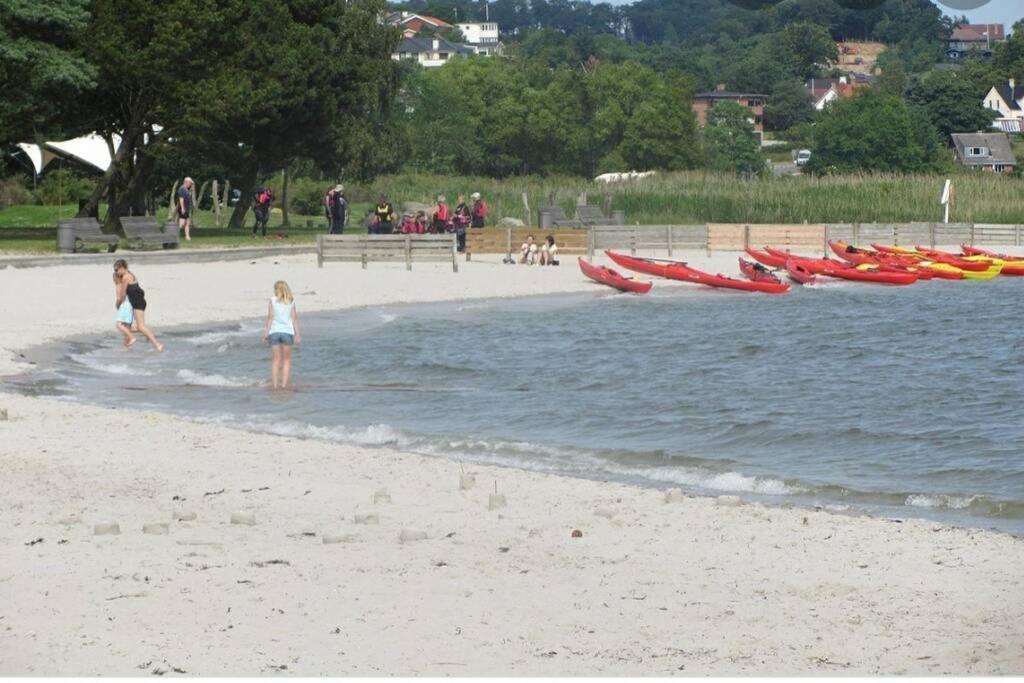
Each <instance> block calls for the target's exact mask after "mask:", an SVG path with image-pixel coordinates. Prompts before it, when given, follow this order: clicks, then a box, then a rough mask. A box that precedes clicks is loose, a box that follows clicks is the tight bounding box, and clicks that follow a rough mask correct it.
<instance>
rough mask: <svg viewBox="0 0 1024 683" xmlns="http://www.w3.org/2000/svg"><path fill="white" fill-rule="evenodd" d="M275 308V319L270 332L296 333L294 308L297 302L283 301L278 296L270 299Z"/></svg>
mask: <svg viewBox="0 0 1024 683" xmlns="http://www.w3.org/2000/svg"><path fill="white" fill-rule="evenodd" d="M270 305H271V306H272V307H273V308H274V321H273V322H272V323H271V324H270V334H295V327H294V326H293V325H292V310H293V309H294V308H295V302H294V301H293V302H291V303H290V304H285V303H281V302H280V301H278V299H277V297H274V298H273V299H271V300H270Z"/></svg>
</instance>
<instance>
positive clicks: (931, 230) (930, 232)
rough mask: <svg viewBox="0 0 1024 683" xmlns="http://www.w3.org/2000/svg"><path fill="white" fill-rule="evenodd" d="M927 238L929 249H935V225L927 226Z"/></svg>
mask: <svg viewBox="0 0 1024 683" xmlns="http://www.w3.org/2000/svg"><path fill="white" fill-rule="evenodd" d="M928 237H929V238H930V239H931V248H932V249H934V248H935V224H934V223H929V224H928Z"/></svg>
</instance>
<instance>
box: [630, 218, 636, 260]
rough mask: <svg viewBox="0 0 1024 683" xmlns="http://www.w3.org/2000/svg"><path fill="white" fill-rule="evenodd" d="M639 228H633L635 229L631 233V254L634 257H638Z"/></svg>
mask: <svg viewBox="0 0 1024 683" xmlns="http://www.w3.org/2000/svg"><path fill="white" fill-rule="evenodd" d="M637 229H638V226H635V225H634V226H633V229H632V230H631V231H630V233H629V253H630V255H632V256H636V231H637Z"/></svg>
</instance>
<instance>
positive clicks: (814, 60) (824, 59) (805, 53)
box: [780, 21, 839, 79]
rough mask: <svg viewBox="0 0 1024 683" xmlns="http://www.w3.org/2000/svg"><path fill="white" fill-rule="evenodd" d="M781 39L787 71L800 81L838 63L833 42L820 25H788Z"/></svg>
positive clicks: (836, 49) (836, 50)
mask: <svg viewBox="0 0 1024 683" xmlns="http://www.w3.org/2000/svg"><path fill="white" fill-rule="evenodd" d="M781 38H782V39H781V41H780V42H781V45H782V46H783V47H784V48H785V51H786V52H787V53H788V55H787V56H788V62H789V70H790V71H791V72H792V73H793V74H794V75H796V76H797V77H799V78H801V79H804V78H810V77H811V76H815V75H817V74H818V72H819V71H821V70H822V69H825V68H827V67H828V66H829V65H830V64H834V63H835V62H837V61H839V49H838V48H837V47H836V42H835V40H833V39H832V36H831V35H830V34H829V32H828V29H827V28H825V27H824V26H822V25H820V24H812V23H810V22H806V21H804V22H799V23H795V24H790V25H789V26H787V27H786V28H785V30H784V31H783V32H782V36H781Z"/></svg>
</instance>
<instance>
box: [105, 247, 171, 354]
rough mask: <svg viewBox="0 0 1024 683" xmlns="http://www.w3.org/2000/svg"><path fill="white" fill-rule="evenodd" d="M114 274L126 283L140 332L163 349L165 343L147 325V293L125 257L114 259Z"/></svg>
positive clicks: (158, 348)
mask: <svg viewBox="0 0 1024 683" xmlns="http://www.w3.org/2000/svg"><path fill="white" fill-rule="evenodd" d="M114 275H116V276H117V277H119V278H121V282H123V283H124V284H125V285H126V288H125V294H126V295H127V297H128V302H129V303H130V304H131V305H132V311H133V312H134V313H135V324H136V325H137V326H138V328H139V330H138V331H139V333H140V334H142V336H144V337H145V338H146V339H148V340H149V343H150V344H152V345H153V348H155V349H156V350H157V351H163V350H164V345H163V344H161V343H160V342H158V341H157V340H156V337H155V336H154V335H153V333H152V332H150V331H149V328H148V327H146V293H145V292H144V291H142V287H140V286H139V281H138V280H136V279H135V275H133V274H132V272H131V271H130V270H128V262H127V261H125V260H124V259H118V260H116V261H114Z"/></svg>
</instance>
